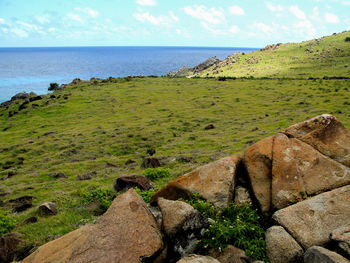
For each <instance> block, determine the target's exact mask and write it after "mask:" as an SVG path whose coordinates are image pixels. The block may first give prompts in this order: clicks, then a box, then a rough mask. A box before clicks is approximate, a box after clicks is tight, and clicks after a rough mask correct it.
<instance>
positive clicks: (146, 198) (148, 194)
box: [134, 187, 158, 203]
mask: <svg viewBox="0 0 350 263" xmlns="http://www.w3.org/2000/svg"><path fill="white" fill-rule="evenodd" d="M134 189H135V191H136V192H137V193H138V194H139V195H140V196H141V197H142V199H143V201H145V202H146V203H149V202H150V201H151V197H152V196H153V195H154V194H155V193H156V192H157V190H158V189H150V190H148V191H141V190H140V189H139V188H137V187H136V188H134Z"/></svg>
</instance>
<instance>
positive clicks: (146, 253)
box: [22, 189, 163, 263]
mask: <svg viewBox="0 0 350 263" xmlns="http://www.w3.org/2000/svg"><path fill="white" fill-rule="evenodd" d="M162 250H163V241H162V234H161V232H160V230H159V228H158V226H157V223H156V221H155V219H154V217H153V216H152V214H151V212H150V211H149V209H148V208H147V205H146V203H145V202H144V201H143V200H142V198H141V197H140V196H139V195H138V194H137V193H136V191H135V190H133V189H130V190H129V191H127V192H126V193H124V194H122V195H120V196H118V197H117V198H116V199H115V200H114V201H113V203H112V205H111V207H110V208H109V209H108V210H107V212H106V213H105V214H104V215H103V216H102V217H100V218H99V220H98V221H97V223H96V224H95V225H90V224H89V225H85V226H83V227H81V228H79V229H77V230H75V231H73V232H70V233H68V234H66V235H64V236H63V237H61V238H59V239H56V240H54V241H51V242H49V243H47V244H45V245H43V246H41V247H39V248H38V249H37V250H36V251H35V252H34V253H32V254H31V255H30V256H28V257H27V258H25V259H24V260H23V261H22V262H23V263H39V262H40V263H49V262H62V263H66V262H69V263H83V262H101V263H104V262H105V263H113V262H115V263H117V262H118V263H123V262H125V263H132V262H135V263H136V262H137V263H139V262H140V260H141V259H142V260H150V261H152V260H155V259H156V258H157V256H158V255H160V254H161V252H162Z"/></svg>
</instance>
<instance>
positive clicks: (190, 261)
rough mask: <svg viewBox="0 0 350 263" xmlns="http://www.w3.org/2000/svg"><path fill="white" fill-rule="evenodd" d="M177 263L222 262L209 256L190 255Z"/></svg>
mask: <svg viewBox="0 0 350 263" xmlns="http://www.w3.org/2000/svg"><path fill="white" fill-rule="evenodd" d="M177 263H220V261H218V260H216V259H215V258H212V257H209V256H200V255H190V256H188V257H184V258H182V259H180V260H179V261H177Z"/></svg>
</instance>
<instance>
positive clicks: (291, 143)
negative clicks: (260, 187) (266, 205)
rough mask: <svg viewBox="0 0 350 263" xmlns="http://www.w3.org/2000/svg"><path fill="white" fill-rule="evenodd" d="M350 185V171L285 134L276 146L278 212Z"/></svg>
mask: <svg viewBox="0 0 350 263" xmlns="http://www.w3.org/2000/svg"><path fill="white" fill-rule="evenodd" d="M347 184H350V168H348V167H346V166H344V165H342V164H340V163H338V162H336V161H334V160H333V159H330V158H329V157H327V156H325V155H323V154H321V153H320V152H319V151H317V150H315V149H314V148H312V147H311V146H310V145H308V144H306V143H304V142H302V141H300V140H298V139H295V138H288V137H287V136H286V135H284V134H281V133H279V134H277V135H276V136H275V140H274V144H273V161H272V205H273V207H274V208H276V209H281V208H284V207H286V206H288V205H290V204H293V203H296V202H299V201H302V200H303V199H305V197H307V196H313V195H315V194H318V193H322V192H325V191H327V190H331V189H335V188H338V187H341V186H344V185H347Z"/></svg>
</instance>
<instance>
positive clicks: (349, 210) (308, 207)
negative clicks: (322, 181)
mask: <svg viewBox="0 0 350 263" xmlns="http://www.w3.org/2000/svg"><path fill="white" fill-rule="evenodd" d="M272 217H273V219H274V220H275V221H276V222H278V224H279V225H281V226H283V227H284V228H285V229H286V230H287V231H288V233H290V234H291V235H292V236H293V237H294V238H295V239H296V241H297V242H298V243H299V244H301V245H302V246H303V248H305V249H307V248H309V247H312V246H324V245H326V244H328V243H329V242H330V239H329V235H330V233H331V232H332V231H333V230H334V229H337V228H339V227H342V226H344V225H347V224H348V223H349V218H350V185H347V186H343V187H341V188H338V189H334V190H332V191H329V192H325V193H322V194H319V195H317V196H314V197H312V198H310V199H307V200H304V201H302V202H299V203H297V204H294V205H291V206H289V207H286V208H283V209H281V210H279V211H277V212H275V213H274V215H273V216H272ZM315 226H317V227H315Z"/></svg>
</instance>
